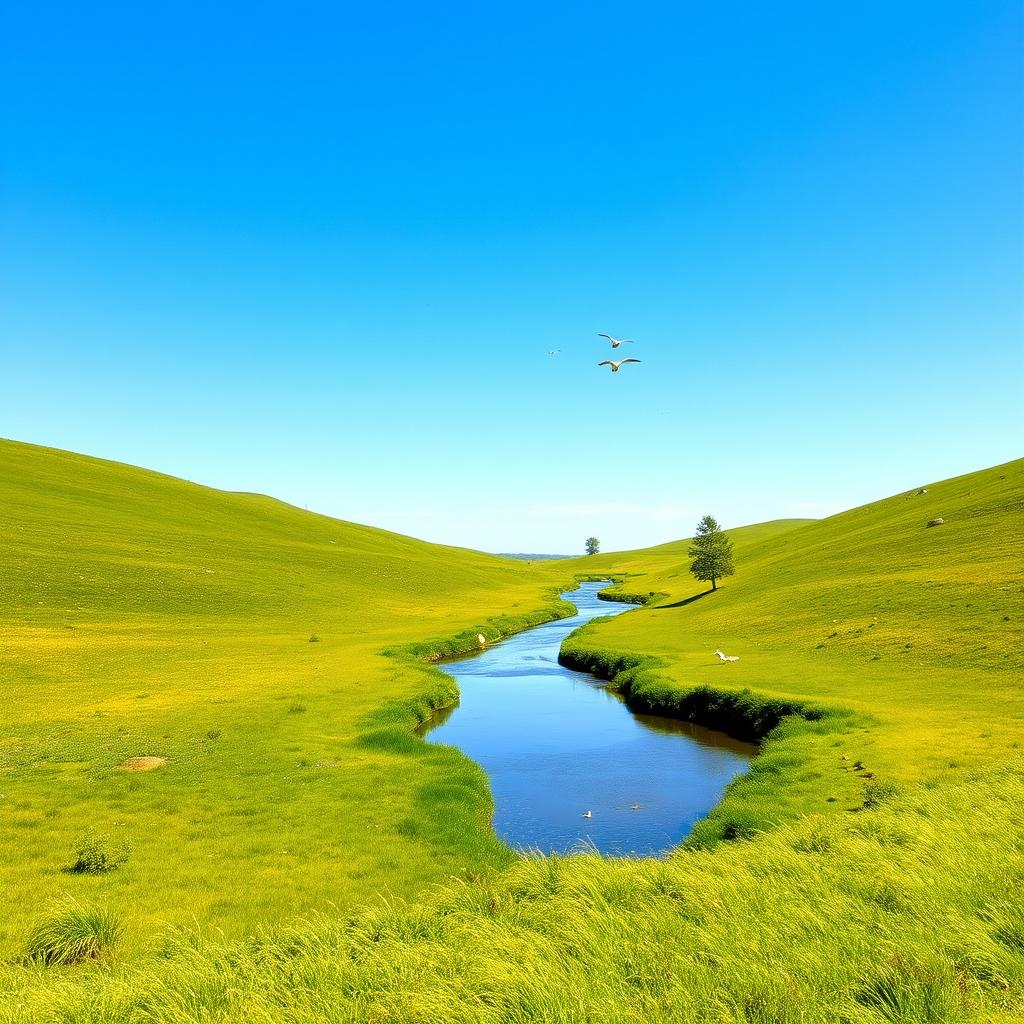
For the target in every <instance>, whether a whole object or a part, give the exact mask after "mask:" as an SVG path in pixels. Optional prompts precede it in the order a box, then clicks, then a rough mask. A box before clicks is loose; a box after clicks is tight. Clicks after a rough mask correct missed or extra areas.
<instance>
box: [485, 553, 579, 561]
mask: <svg viewBox="0 0 1024 1024" xmlns="http://www.w3.org/2000/svg"><path fill="white" fill-rule="evenodd" d="M497 555H498V557H499V558H518V559H519V560H520V561H523V562H544V561H551V560H553V559H556V558H574V557H575V556H574V555H528V554H525V553H523V552H522V551H515V552H513V551H498V552H497Z"/></svg>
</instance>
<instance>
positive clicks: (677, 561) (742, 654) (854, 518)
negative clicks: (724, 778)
mask: <svg viewBox="0 0 1024 1024" xmlns="http://www.w3.org/2000/svg"><path fill="white" fill-rule="evenodd" d="M922 490H924V493H921V491H922ZM936 518H942V519H944V520H945V522H944V523H943V524H941V525H938V526H933V527H929V526H928V525H927V524H928V522H929V521H930V520H932V519H936ZM768 526H769V527H774V526H775V524H768ZM734 536H735V541H736V566H737V571H736V575H735V576H734V577H732V578H729V579H727V580H726V581H724V583H723V584H722V586H721V587H720V589H719V590H718V591H716V592H710V593H709V592H707V584H702V583H697V582H696V581H695V580H694V579H693V577H692V576H691V575H690V573H689V571H688V564H689V563H688V559H687V558H686V553H685V548H686V545H685V544H681V545H679V546H678V547H675V546H673V545H667V546H665V547H663V548H660V549H652V550H651V552H650V553H649V554H646V553H643V552H640V553H629V554H628V555H627V556H625V557H624V558H623V559H622V561H617V560H616V558H615V556H607V563H606V565H605V566H603V567H602V570H603V571H619V572H628V573H634V574H636V575H633V576H630V577H629V578H628V579H627V581H626V582H625V583H624V584H623V587H622V589H625V590H628V591H631V592H635V591H639V592H641V593H648V592H650V591H654V592H656V593H658V594H663V595H666V596H664V597H660V598H659V599H658V601H657V602H656V603H655V604H654V605H653V606H649V607H647V608H644V609H643V610H641V611H638V612H636V613H635V614H632V615H628V616H625V617H621V618H618V619H616V620H614V621H608V622H605V623H601V624H600V625H599V626H595V627H593V628H591V629H588V630H586V631H582V632H581V633H579V634H577V635H576V636H575V637H574V638H573V640H572V642H571V643H570V645H569V647H568V649H567V653H569V654H570V655H571V656H573V657H574V659H575V661H576V663H578V664H581V665H583V666H584V667H588V668H592V669H594V670H596V671H598V672H600V673H602V674H604V675H612V674H614V673H615V672H616V671H618V670H621V669H624V668H630V669H632V672H631V673H630V674H629V675H627V676H624V677H622V678H621V679H620V681H619V685H620V686H622V687H624V688H626V689H632V690H633V691H634V696H635V698H636V699H637V700H639V701H640V702H641V703H645V702H646V703H650V704H652V705H653V706H659V705H661V710H665V711H672V710H673V708H674V707H675V706H676V703H677V701H678V699H679V695H680V694H685V693H686V692H688V691H690V690H692V689H693V688H695V687H700V686H709V687H713V688H715V689H720V690H721V689H724V690H726V691H738V690H742V689H744V688H748V689H750V690H752V691H754V692H756V693H757V694H758V695H762V696H765V697H768V698H775V699H780V700H784V701H790V702H794V701H795V702H796V703H797V704H801V703H804V704H808V705H811V706H814V707H816V708H819V709H820V708H828V709H831V710H832V711H834V712H836V714H835V715H833V725H834V726H835V727H836V728H839V727H840V726H842V730H843V732H844V738H843V741H842V743H843V751H844V753H845V754H846V756H847V758H848V761H847V762H842V763H841V764H837V763H836V757H835V746H834V744H835V743H836V742H838V741H837V740H836V739H834V738H833V737H831V736H830V735H827V734H824V733H819V734H817V735H816V734H815V733H814V731H813V730H811V729H810V728H809V727H808V728H805V729H803V731H802V732H801V734H800V735H799V736H793V737H791V738H790V739H789V741H788V742H787V743H786V744H784V745H777V749H775V750H773V756H772V757H771V758H769V757H762V758H761V760H760V764H759V765H758V770H757V771H755V772H754V773H752V775H751V776H749V777H748V778H746V779H745V780H744V781H743V782H741V783H739V784H738V785H737V786H735V787H734V790H733V792H732V795H731V799H730V800H729V801H726V803H725V804H724V805H723V806H722V807H721V808H720V809H719V810H718V811H717V812H716V814H715V815H714V816H713V820H712V821H711V822H709V823H705V825H704V826H702V828H701V829H700V830H699V834H700V835H707V834H708V833H709V832H710V833H711V834H712V835H714V834H718V833H719V832H720V831H721V829H722V828H726V827H729V826H731V831H735V830H736V829H737V828H738V829H740V830H741V831H749V830H751V829H754V828H763V827H764V826H765V825H766V823H768V822H770V821H774V820H777V819H778V818H779V817H780V816H781V815H784V814H786V813H789V812H792V813H805V812H806V811H808V810H815V811H818V810H822V811H838V810H842V809H844V808H848V807H849V806H850V805H851V803H852V802H855V801H856V800H857V799H858V798H859V796H860V794H861V791H862V790H863V787H864V784H865V779H864V775H865V772H870V773H871V776H872V778H869V779H868V780H867V781H869V782H873V784H874V785H875V786H876V787H877V786H878V785H880V784H881V783H883V782H885V783H891V784H903V783H906V782H916V781H921V780H924V779H930V780H939V779H941V780H949V781H951V780H952V779H953V778H955V777H956V776H957V775H958V774H961V775H962V774H963V773H964V772H967V771H969V770H970V769H971V768H974V767H977V766H981V765H987V764H990V763H991V762H993V761H999V760H1003V759H1007V758H1010V759H1015V758H1017V757H1018V755H1019V753H1020V749H1019V746H1018V743H1019V741H1024V691H1022V687H1021V685H1020V680H1021V678H1022V677H1024V559H1022V557H1021V551H1022V550H1024V461H1018V462H1014V463H1011V464H1009V465H1006V466H999V467H996V468H994V469H990V470H985V471H983V472H979V473H972V474H970V475H968V476H965V477H960V478H957V479H954V480H947V481H943V482H941V483H937V484H931V485H929V486H927V488H918V487H915V488H913V489H912V490H910V491H908V492H905V493H903V494H899V495H895V496H894V497H891V498H888V499H885V500H884V501H879V502H875V503H873V504H871V505H867V506H864V507H863V508H859V509H853V510H852V511H850V512H844V513H842V514H840V515H836V516H832V517H831V518H829V519H825V520H821V521H819V522H811V523H805V524H798V525H795V526H794V528H792V529H785V528H784V527H783V526H781V525H780V526H779V527H778V528H777V530H773V531H772V532H766V528H765V527H753V528H749V529H748V530H737V531H735V534H734ZM677 556H678V557H677ZM602 557H604V556H602ZM590 562H591V559H580V560H578V563H577V564H579V565H588V564H589V563H590ZM716 649H722V650H724V651H725V652H726V653H727V654H729V655H735V656H738V657H739V658H740V660H739V661H738V662H736V663H732V664H722V663H721V662H719V661H718V659H717V658H715V657H714V655H713V652H714V651H715V650H716ZM623 655H625V656H626V657H625V660H623ZM645 698H646V699H645ZM848 712H854V713H855V720H854V718H850V717H845V718H844V721H843V722H839V721H838V718H840V717H844V716H843V714H840V713H848ZM854 729H856V730H857V731H856V732H852V733H851V730H854ZM846 733H850V734H849V735H845V734H846ZM856 762H862V763H864V764H865V765H866V766H867V767H866V769H865V770H864V771H861V772H855V771H852V770H850V771H842V770H841V769H842V768H843V767H850V766H852V765H853V764H854V763H856ZM782 767H785V768H786V770H785V771H782V770H781V769H782ZM775 769H778V770H775Z"/></svg>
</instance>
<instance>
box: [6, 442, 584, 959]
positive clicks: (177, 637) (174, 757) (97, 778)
mask: <svg viewBox="0 0 1024 1024" xmlns="http://www.w3.org/2000/svg"><path fill="white" fill-rule="evenodd" d="M563 576H564V578H565V579H566V580H569V579H571V577H570V576H569V575H568V574H563ZM553 580H555V577H554V576H552V575H551V574H548V575H547V576H543V577H542V576H540V575H538V574H537V573H536V572H534V571H533V570H532V569H531V567H530V566H528V565H525V564H523V563H520V562H515V561H511V560H508V559H498V558H495V557H491V556H487V555H483V554H480V553H477V552H471V551H466V550H461V549H456V548H447V547H440V546H436V545H431V544H425V543H422V542H419V541H415V540H412V539H409V538H406V537H400V536H396V535H395V534H391V533H387V532H384V531H381V530H376V529H371V528H369V527H363V526H355V525H352V524H348V523H342V522H338V521H335V520H332V519H329V518H326V517H323V516H317V515H313V514H310V513H306V512H303V511H301V510H298V509H295V508H292V507H290V506H288V505H285V504H283V503H281V502H277V501H273V500H271V499H269V498H264V497H259V496H255V495H248V494H230V493H224V492H220V491H216V490H211V489H208V488H203V487H199V486H196V485H194V484H190V483H186V482H184V481H181V480H176V479H173V478H170V477H166V476H161V475H159V474H155V473H150V472H146V471H143V470H139V469H135V468H131V467H127V466H123V465H118V464H114V463H110V462H103V461H99V460H96V459H91V458H86V457H83V456H79V455H72V454H69V453H66V452H59V451H53V450H48V449H43V448H38V447H34V446H30V445H25V444H18V443H13V442H0V622H2V635H0V693H2V695H3V709H2V714H0V793H2V794H3V795H2V798H0V894H2V898H3V901H4V912H3V913H2V914H0V954H2V955H4V956H8V957H9V956H12V955H16V954H18V953H19V951H20V950H22V949H23V947H24V943H25V940H26V935H27V934H28V933H29V931H30V929H31V927H32V925H33V920H34V918H35V917H36V916H37V914H38V912H39V911H40V910H41V908H43V907H45V906H47V905H48V904H49V903H50V901H51V900H53V899H56V898H60V897H64V896H71V897H74V898H77V899H83V900H100V901H104V902H106V903H109V904H111V905H112V906H117V907H119V908H121V909H122V910H123V911H124V912H126V913H127V917H128V925H129V928H128V933H127V935H126V937H125V940H124V942H123V943H122V948H123V950H124V951H125V952H126V953H127V952H131V951H132V950H135V949H139V948H144V947H146V946H152V945H153V944H154V943H155V942H157V941H158V940H160V939H161V937H162V934H163V931H164V930H165V929H164V927H163V926H164V925H166V924H178V925H182V924H190V923H192V922H199V923H200V924H202V925H203V926H205V927H208V928H210V929H217V930H219V931H223V932H224V933H225V934H227V935H229V936H230V935H239V934H244V933H247V932H249V931H251V930H252V929H253V928H254V927H256V926H257V925H258V924H264V923H267V922H272V921H275V920H279V919H281V918H284V917H290V916H294V915H296V914H303V913H309V912H312V911H313V910H315V909H326V908H328V907H331V906H334V907H338V908H347V907H349V906H351V905H352V904H353V903H355V902H360V901H365V900H368V899H370V898H371V897H372V896H373V894H374V893H376V892H378V891H383V890H385V889H386V890H388V891H390V892H392V893H394V894H396V895H408V894H411V893H414V892H416V891H419V890H420V889H422V887H423V886H424V885H426V884H429V883H432V882H437V881H440V880H443V879H445V878H447V877H449V876H451V875H457V874H459V873H460V872H462V871H464V870H466V869H471V870H473V871H476V872H479V871H481V870H484V869H486V868H489V867H493V866H496V865H503V864H506V863H508V862H509V861H510V860H511V854H510V852H509V851H508V850H507V849H506V848H505V847H504V846H503V845H502V844H501V843H499V842H498V841H497V839H495V838H494V836H493V835H492V833H491V830H490V827H489V821H490V814H491V798H490V794H489V790H488V787H487V782H486V778H485V776H484V774H483V772H482V771H481V770H480V769H479V768H478V767H477V766H475V765H474V764H473V763H471V762H470V761H468V760H467V759H465V758H464V757H462V756H461V755H459V754H458V753H457V752H455V751H454V750H451V749H448V748H443V747H438V746H435V745H428V744H424V743H422V742H420V741H419V740H416V739H415V737H414V736H413V734H412V730H413V728H414V726H415V724H416V722H417V720H418V719H419V718H421V717H423V716H424V715H425V714H426V713H427V712H428V711H429V707H430V705H431V704H442V703H450V702H451V701H452V700H453V699H454V698H455V695H456V691H455V689H454V684H453V683H452V682H451V681H450V680H449V678H448V677H447V676H443V675H442V674H441V673H439V672H437V671H436V670H431V669H428V668H426V667H421V666H419V665H417V664H416V663H415V662H413V661H412V660H411V659H395V658H389V657H385V656H382V655H381V654H380V651H381V650H382V649H383V648H385V647H394V646H396V645H398V646H401V645H405V644H408V643H410V642H412V641H427V640H430V639H431V638H434V637H438V638H446V637H449V636H451V635H453V634H457V633H459V632H460V631H463V630H466V629H470V636H471V637H472V638H473V642H474V643H475V637H476V632H477V629H478V628H482V629H483V630H484V631H485V632H487V633H488V634H489V635H491V636H494V635H496V634H497V632H498V631H499V629H511V628H514V627H516V626H518V625H521V624H522V621H523V620H525V621H529V617H530V616H531V615H532V616H534V617H537V618H539V617H545V616H546V617H551V616H552V615H556V614H559V612H560V609H559V607H558V605H557V602H556V600H555V599H553V597H552V588H553V586H554V585H555V584H554V583H553V582H552V581H553ZM567 607H568V606H564V605H563V606H562V608H563V609H567ZM502 615H506V616H510V617H509V618H506V619H502V620H500V621H499V617H500V616H502ZM519 616H522V617H523V618H522V619H520V618H518V617H519ZM314 635H315V636H316V637H318V638H319V639H318V641H316V642H310V637H311V636H314ZM438 646H439V647H440V646H441V645H438ZM147 755H149V756H158V757H164V758H167V762H166V764H163V765H162V766H160V767H158V768H156V769H155V770H152V771H148V772H145V773H133V772H128V771H124V770H121V769H120V768H119V765H121V764H122V763H123V762H124V761H126V760H127V759H129V758H131V757H136V756H147ZM90 828H92V829H94V830H95V831H96V832H97V833H98V834H99V835H101V836H102V835H106V836H108V837H109V839H110V841H111V843H114V844H116V843H118V842H120V841H122V840H127V841H130V842H131V844H132V847H133V849H132V853H131V856H130V857H129V859H128V861H127V862H126V863H125V864H124V865H123V867H121V868H119V869H118V870H116V871H112V872H109V873H107V874H99V875H78V874H69V873H67V871H66V870H64V869H65V868H66V867H67V866H69V865H71V864H72V863H73V862H74V860H75V850H76V843H77V841H78V839H79V838H80V837H81V836H82V835H83V834H84V833H85V832H86V831H87V830H88V829H90Z"/></svg>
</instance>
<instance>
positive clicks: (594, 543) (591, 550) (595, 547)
mask: <svg viewBox="0 0 1024 1024" xmlns="http://www.w3.org/2000/svg"><path fill="white" fill-rule="evenodd" d="M600 550H601V542H600V541H599V540H598V539H597V538H596V537H588V538H587V554H588V555H596V554H597V553H598V551H600Z"/></svg>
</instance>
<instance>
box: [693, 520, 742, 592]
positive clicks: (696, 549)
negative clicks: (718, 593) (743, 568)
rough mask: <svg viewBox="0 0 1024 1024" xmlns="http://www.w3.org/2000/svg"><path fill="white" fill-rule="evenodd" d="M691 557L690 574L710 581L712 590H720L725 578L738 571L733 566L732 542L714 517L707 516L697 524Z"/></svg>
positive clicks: (703, 580)
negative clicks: (722, 580)
mask: <svg viewBox="0 0 1024 1024" xmlns="http://www.w3.org/2000/svg"><path fill="white" fill-rule="evenodd" d="M690 557H691V558H692V559H693V561H692V562H691V563H690V572H692V573H693V575H694V576H695V577H696V578H697V579H698V580H701V581H702V582H707V581H708V580H710V581H711V589H712V590H717V589H718V581H719V580H720V579H722V577H723V576H731V575H732V574H733V573H734V572H735V571H736V570H735V569H734V568H733V565H732V541H731V540H729V538H728V537H726V535H725V534H724V533H722V528H721V527H720V526H719V525H718V523H717V521H716V520H715V517H714V516H705V517H704V518H703V519H702V520H701V521H700V522H699V523H698V524H697V532H696V533H695V534H694V537H693V546H692V547H691V548H690Z"/></svg>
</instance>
